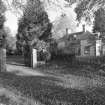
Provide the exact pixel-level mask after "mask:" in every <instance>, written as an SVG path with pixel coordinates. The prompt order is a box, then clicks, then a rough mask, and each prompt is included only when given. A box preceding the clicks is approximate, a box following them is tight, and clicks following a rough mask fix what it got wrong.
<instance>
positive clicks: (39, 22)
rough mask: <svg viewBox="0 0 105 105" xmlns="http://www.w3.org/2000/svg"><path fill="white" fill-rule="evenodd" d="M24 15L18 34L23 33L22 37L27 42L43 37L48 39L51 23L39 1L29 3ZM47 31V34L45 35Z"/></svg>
mask: <svg viewBox="0 0 105 105" xmlns="http://www.w3.org/2000/svg"><path fill="white" fill-rule="evenodd" d="M23 14H24V15H23V17H22V18H21V20H20V21H19V29H18V32H19V33H22V34H21V35H22V36H23V39H24V40H25V41H33V40H34V39H35V38H37V39H39V38H40V37H41V36H43V35H44V36H45V35H46V37H48V35H47V34H50V31H51V23H50V22H49V19H48V15H47V13H46V12H45V10H44V7H43V5H42V4H41V2H40V1H39V0H34V1H33V0H31V1H28V3H27V6H26V9H25V10H24V13H23ZM49 26H50V27H49ZM46 31H47V34H45V32H46ZM48 32H49V33H48Z"/></svg>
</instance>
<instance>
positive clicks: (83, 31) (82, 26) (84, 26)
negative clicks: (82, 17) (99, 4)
mask: <svg viewBox="0 0 105 105" xmlns="http://www.w3.org/2000/svg"><path fill="white" fill-rule="evenodd" d="M82 27H83V32H85V24H83V25H82Z"/></svg>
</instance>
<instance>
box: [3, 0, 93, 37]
mask: <svg viewBox="0 0 105 105" xmlns="http://www.w3.org/2000/svg"><path fill="white" fill-rule="evenodd" d="M3 1H4V3H5V4H6V2H5V0H3ZM42 1H43V0H42ZM52 1H53V2H52V4H51V5H48V3H47V2H45V7H46V8H45V9H46V11H47V13H48V16H49V19H50V21H51V22H53V21H55V20H56V19H57V18H58V17H59V16H60V15H61V14H62V13H65V14H66V15H68V16H70V17H72V18H73V19H74V20H76V14H75V12H74V8H75V6H76V5H75V4H74V5H73V6H72V7H71V8H65V7H64V4H65V3H66V2H65V1H64V0H58V2H56V0H52ZM8 2H9V3H10V4H11V2H12V0H8ZM5 17H6V22H5V24H4V26H5V27H8V28H9V29H10V31H11V35H12V36H15V35H16V33H17V29H18V19H19V17H20V15H19V14H18V15H17V14H16V12H14V10H13V8H12V11H11V10H8V11H6V13H5ZM81 29H82V25H80V26H79V27H78V28H77V29H76V31H80V30H81ZM86 29H87V30H90V31H91V27H90V26H87V27H86Z"/></svg>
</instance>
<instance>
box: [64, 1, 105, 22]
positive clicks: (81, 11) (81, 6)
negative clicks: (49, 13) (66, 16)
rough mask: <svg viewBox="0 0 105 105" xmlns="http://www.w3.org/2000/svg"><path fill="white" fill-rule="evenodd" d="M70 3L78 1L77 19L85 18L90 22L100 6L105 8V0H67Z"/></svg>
mask: <svg viewBox="0 0 105 105" xmlns="http://www.w3.org/2000/svg"><path fill="white" fill-rule="evenodd" d="M65 1H67V2H68V3H70V4H73V3H77V7H76V8H75V12H76V13H77V20H78V21H81V19H82V18H84V19H85V20H86V21H88V22H90V21H91V19H92V17H94V13H95V12H96V11H97V10H98V9H99V8H101V7H102V8H105V0H65Z"/></svg>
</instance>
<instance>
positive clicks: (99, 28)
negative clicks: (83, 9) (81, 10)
mask: <svg viewBox="0 0 105 105" xmlns="http://www.w3.org/2000/svg"><path fill="white" fill-rule="evenodd" d="M93 31H94V32H100V33H102V32H105V10H104V9H103V8H100V9H98V10H97V11H96V12H95V19H94V27H93Z"/></svg>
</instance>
